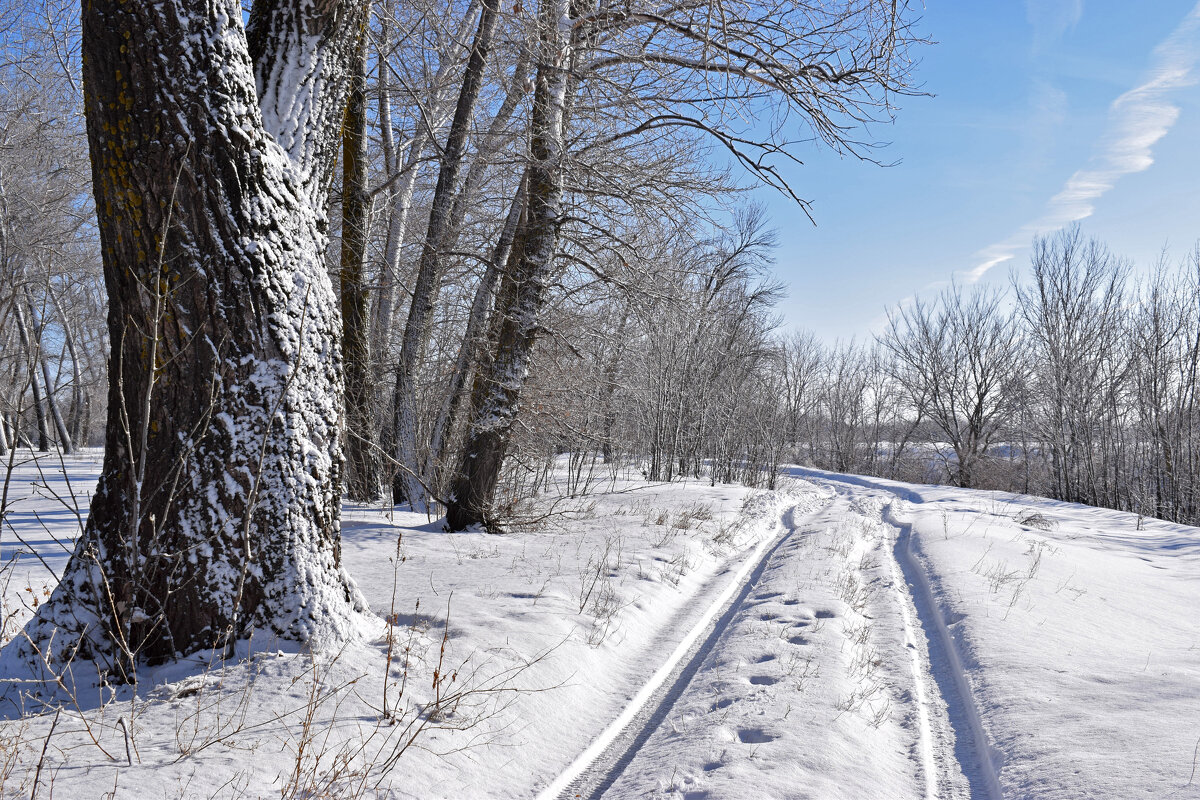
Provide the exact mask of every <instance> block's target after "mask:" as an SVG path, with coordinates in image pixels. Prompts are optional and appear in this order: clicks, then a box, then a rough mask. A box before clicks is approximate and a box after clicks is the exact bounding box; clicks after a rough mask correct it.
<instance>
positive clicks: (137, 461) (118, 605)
mask: <svg viewBox="0 0 1200 800" xmlns="http://www.w3.org/2000/svg"><path fill="white" fill-rule="evenodd" d="M364 11H365V8H364V5H363V3H361V2H358V1H357V0H351V1H349V2H347V1H346V0H341V1H340V2H339V0H305V1H302V2H296V3H291V2H284V1H283V0H258V1H257V2H256V3H255V5H254V7H253V9H252V11H251V14H250V24H249V28H248V30H247V29H245V28H244V27H243V22H242V10H241V6H240V4H239V3H238V2H236V0H210V2H208V3H206V4H197V3H194V2H187V0H146V1H144V2H124V0H92V1H91V2H88V3H86V4H85V5H84V9H83V55H84V59H83V63H84V86H85V89H86V97H85V103H86V111H87V117H88V138H89V142H90V146H91V156H92V170H93V173H92V174H93V185H94V193H95V198H96V206H97V212H98V216H99V224H100V235H101V242H102V249H103V260H104V273H105V281H106V284H107V288H108V294H109V302H110V308H109V335H110V337H111V347H112V351H111V371H110V382H109V403H108V420H107V424H106V429H105V456H104V466H103V471H102V474H101V478H100V482H99V485H98V487H97V489H96V494H95V496H94V498H93V501H92V508H91V516H90V517H89V519H88V523H87V525H86V529H85V531H84V533H83V535H82V536H81V537H80V539H79V541H78V543H77V546H76V548H75V551H74V553H73V555H72V557H71V559H70V562H69V563H68V565H67V567H66V570H65V573H64V575H63V577H62V580H61V582H60V583H59V585H58V587H57V589H56V590H55V592H54V594H53V596H52V598H51V599H50V600H49V602H48V603H46V604H45V605H43V606H42V608H41V609H39V612H38V614H37V616H36V617H35V619H34V620H33V621H31V623H30V624H29V625H28V626H27V628H26V631H25V634H26V635H25V636H23V637H19V638H18V639H17V640H16V642H15V649H16V651H17V655H18V656H21V657H24V658H35V657H37V655H38V651H40V655H41V657H42V658H45V659H48V660H49V661H50V666H51V668H52V669H54V670H56V671H57V670H62V669H64V668H65V666H66V664H67V662H68V661H69V660H71V659H72V658H78V657H84V658H91V659H94V660H95V662H96V666H97V667H98V668H99V669H101V670H104V671H106V672H107V673H108V676H109V679H110V680H132V679H133V678H134V677H135V676H134V672H133V670H134V669H135V668H136V664H137V663H138V661H140V660H147V661H150V662H154V661H161V660H164V659H169V658H172V657H175V656H176V655H178V654H180V653H188V652H191V651H195V650H198V649H202V648H207V647H212V646H220V645H224V644H227V643H228V642H229V641H231V640H232V639H235V638H238V637H243V636H246V635H247V634H249V633H250V632H251V631H252V630H256V629H259V630H266V631H269V632H272V633H274V634H277V635H279V636H282V637H286V638H291V639H298V640H311V639H314V638H319V639H321V640H324V639H326V638H330V639H335V638H340V637H343V636H345V635H348V634H350V633H351V632H352V624H353V618H354V611H355V609H356V608H362V601H361V598H360V596H359V595H358V593H357V591H356V590H355V589H354V588H353V585H352V583H351V582H350V581H349V579H348V577H347V576H346V575H345V573H344V571H343V570H342V567H341V558H340V555H341V554H340V544H339V524H340V518H339V503H340V500H341V471H342V443H341V438H340V434H339V430H338V416H339V413H340V410H341V401H340V396H341V392H342V361H341V353H340V329H339V318H338V307H337V294H336V293H335V291H334V288H333V286H332V285H331V282H330V280H329V277H328V275H327V274H326V270H325V263H324V257H323V256H324V251H325V247H326V244H327V236H328V232H327V227H328V226H327V221H326V219H325V217H324V209H325V207H326V198H327V192H328V187H329V183H330V180H329V173H330V170H331V169H332V164H333V162H334V160H335V157H336V150H337V146H338V132H339V126H340V124H341V121H342V115H343V112H344V109H345V102H346V95H347V89H348V85H349V77H350V64H351V62H352V60H353V58H354V55H355V50H356V47H357V42H358V37H359V35H360V34H361V31H362V28H363V14H364ZM75 674H77V675H78V667H76V669H75Z"/></svg>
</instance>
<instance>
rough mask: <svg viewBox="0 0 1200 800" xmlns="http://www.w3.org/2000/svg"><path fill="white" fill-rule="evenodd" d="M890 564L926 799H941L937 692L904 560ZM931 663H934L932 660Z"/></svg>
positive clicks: (894, 559) (942, 775)
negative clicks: (936, 749) (923, 649)
mask: <svg viewBox="0 0 1200 800" xmlns="http://www.w3.org/2000/svg"><path fill="white" fill-rule="evenodd" d="M889 508H890V506H889ZM885 519H886V512H885ZM889 561H890V563H889V566H890V568H891V573H892V586H893V587H894V588H895V591H896V593H897V594H898V595H899V597H898V598H897V601H898V604H899V606H900V617H901V620H902V621H903V624H904V646H905V649H906V650H907V651H908V655H909V659H910V663H909V668H910V670H911V672H912V681H913V690H914V691H913V694H914V695H915V698H916V701H917V723H918V728H919V731H920V734H919V735H920V741H919V748H920V752H921V771H922V772H923V773H924V775H925V800H939V798H941V796H942V791H941V787H942V786H944V785H946V784H947V781H948V776H947V775H946V774H945V770H944V769H943V768H941V767H940V766H939V764H938V760H937V757H936V755H935V754H934V746H935V738H936V734H935V733H934V729H933V720H932V718H931V709H930V697H931V695H932V694H933V692H931V691H930V687H929V685H928V682H929V680H930V679H931V678H932V675H931V674H930V673H929V672H927V671H926V667H925V664H924V662H923V660H922V658H921V649H920V642H919V639H918V637H919V636H920V635H921V623H920V620H919V619H914V617H919V614H918V612H917V609H916V604H915V601H913V600H912V599H911V598H910V597H909V596H908V594H907V593H905V592H904V590H903V588H902V587H904V586H906V585H908V581H906V580H905V576H904V574H903V572H904V570H903V568H902V567H901V566H900V561H899V559H898V558H897V557H896V556H895V553H894V552H893V554H892V558H891V559H889ZM930 660H931V661H932V658H931V659H930ZM933 689H934V691H936V689H937V687H936V686H935V687H933ZM947 749H950V748H947Z"/></svg>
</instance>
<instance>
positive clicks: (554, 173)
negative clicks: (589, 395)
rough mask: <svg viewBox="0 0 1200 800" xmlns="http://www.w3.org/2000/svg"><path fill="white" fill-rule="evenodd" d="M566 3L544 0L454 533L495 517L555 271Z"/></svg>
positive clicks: (457, 481)
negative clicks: (511, 248) (517, 240)
mask: <svg viewBox="0 0 1200 800" xmlns="http://www.w3.org/2000/svg"><path fill="white" fill-rule="evenodd" d="M568 11H569V6H568V2H567V0H542V3H541V7H540V8H539V12H538V36H539V52H538V67H537V78H536V81H535V84H534V93H533V114H532V117H531V119H530V155H531V160H530V164H529V178H528V180H529V186H528V193H529V200H528V203H529V205H528V209H527V212H526V213H527V217H526V226H525V231H524V234H525V235H524V238H523V249H522V253H521V258H520V259H519V260H518V261H517V263H516V268H515V269H514V270H512V272H511V273H510V274H507V275H505V276H504V279H503V281H502V282H501V286H500V291H499V293H498V295H497V298H496V315H497V317H498V319H499V321H500V322H499V328H498V331H499V333H498V336H497V339H496V347H495V351H494V355H493V357H492V358H491V359H489V360H485V361H484V362H483V363H482V364H480V368H479V371H478V372H477V374H476V376H475V384H474V387H473V389H472V392H471V415H470V430H469V432H468V434H467V442H466V444H465V446H464V448H463V453H462V459H461V461H460V464H459V468H458V474H457V475H456V476H455V478H454V480H453V482H452V485H451V497H450V498H449V504H448V506H447V509H446V522H447V525H448V526H449V527H450V529H451V530H462V529H463V528H465V527H467V526H469V525H475V524H479V523H488V522H490V520H489V516H490V507H491V504H492V500H493V497H494V495H495V492H496V485H497V483H498V482H499V479H500V467H501V465H502V463H503V461H504V455H505V452H506V451H507V449H508V443H509V440H510V438H511V436H512V426H513V422H514V420H515V418H516V414H517V408H518V403H519V402H520V395H521V390H522V388H523V387H524V384H525V376H526V374H527V372H528V369H529V358H530V355H531V353H532V350H533V344H534V338H535V336H536V333H537V329H538V317H539V315H540V312H541V309H542V305H543V304H544V301H545V295H546V290H547V288H548V286H549V284H550V282H551V278H552V277H553V271H554V255H555V250H556V249H557V245H558V227H559V222H560V217H561V206H562V196H563V174H562V166H563V156H564V128H565V125H566V118H567V93H568V85H569V83H570V81H569V70H568V66H569V62H570V50H571V40H570V33H569V30H568V29H569V26H567V25H564V24H563V21H564V20H566V19H569V16H568Z"/></svg>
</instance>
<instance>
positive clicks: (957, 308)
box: [879, 286, 1022, 487]
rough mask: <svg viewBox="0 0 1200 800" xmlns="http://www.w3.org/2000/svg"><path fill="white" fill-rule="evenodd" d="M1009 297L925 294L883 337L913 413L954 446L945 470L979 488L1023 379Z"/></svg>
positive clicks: (893, 317)
mask: <svg viewBox="0 0 1200 800" xmlns="http://www.w3.org/2000/svg"><path fill="white" fill-rule="evenodd" d="M1003 300H1004V298H1003V296H1002V295H1001V293H1000V292H998V291H996V290H992V289H987V288H977V289H975V290H974V291H972V292H970V294H968V295H966V296H964V293H963V290H962V289H961V288H960V287H957V286H955V287H952V288H950V289H948V290H946V291H945V292H943V293H942V294H941V295H940V296H939V297H938V298H937V300H936V301H935V303H933V304H931V305H927V304H926V303H924V302H922V301H921V300H920V299H915V300H913V302H912V303H911V304H908V305H902V306H900V307H899V308H897V309H896V310H895V311H894V312H892V313H891V314H890V315H889V319H888V329H887V331H886V332H885V333H884V334H883V335H882V336H881V337H880V338H879V341H880V342H881V343H882V344H883V345H884V346H885V347H886V348H887V349H888V350H889V351H890V352H891V353H892V355H893V356H894V358H895V361H894V364H895V367H896V369H895V372H894V375H895V378H896V380H897V381H898V382H899V384H900V385H901V386H903V387H904V390H905V393H906V394H907V396H908V399H909V402H910V403H911V407H912V409H913V413H914V415H919V416H924V417H925V418H927V419H929V420H930V421H931V422H933V424H934V425H936V426H937V429H938V430H939V431H940V432H941V433H942V435H944V436H945V437H946V441H947V442H948V443H949V444H950V447H951V449H952V450H953V451H954V459H953V461H947V463H946V469H947V472H948V473H949V475H950V477H951V479H952V480H953V481H954V483H955V484H956V485H958V486H967V487H970V486H975V485H976V483H977V481H978V480H979V467H980V462H981V461H982V460H983V459H985V458H986V457H987V453H988V448H989V447H990V446H991V444H992V443H993V442H994V441H995V438H996V436H997V434H998V433H999V432H1000V431H1001V430H1003V427H1004V425H1005V424H1006V423H1008V422H1009V420H1010V419H1011V418H1012V411H1013V407H1014V398H1015V392H1014V391H1013V388H1014V385H1015V384H1016V383H1018V382H1019V381H1020V380H1021V379H1022V377H1021V360H1020V346H1021V345H1020V338H1019V337H1018V336H1017V335H1016V332H1015V330H1014V326H1013V325H1012V324H1011V323H1010V322H1009V319H1008V317H1007V315H1006V314H1005V313H1004V310H1003V306H1002V304H1003Z"/></svg>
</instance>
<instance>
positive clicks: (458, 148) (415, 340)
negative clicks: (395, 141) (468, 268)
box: [392, 0, 499, 508]
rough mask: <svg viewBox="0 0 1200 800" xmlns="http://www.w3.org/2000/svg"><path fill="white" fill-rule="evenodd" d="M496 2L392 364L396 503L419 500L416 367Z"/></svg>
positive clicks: (488, 13) (462, 95)
mask: <svg viewBox="0 0 1200 800" xmlns="http://www.w3.org/2000/svg"><path fill="white" fill-rule="evenodd" d="M498 6H499V0H483V12H482V14H480V17H479V28H478V30H477V31H476V32H475V40H474V42H472V45H471V57H470V59H468V61H467V67H466V71H465V73H464V74H463V83H462V88H461V90H460V91H459V94H458V103H457V105H456V106H455V109H454V120H453V122H451V124H450V134H449V136H447V138H446V146H445V148H443V150H442V158H441V169H440V170H439V171H438V179H437V184H436V186H435V187H434V191H433V205H432V207H431V209H430V212H429V225H428V227H427V228H426V232H425V244H424V246H423V247H422V249H421V261H420V264H419V266H418V269H417V280H416V283H415V285H414V286H413V299H412V305H411V306H410V307H409V312H408V320H407V322H406V323H405V325H404V339H403V340H402V342H401V345H400V357H399V360H398V361H397V364H396V391H395V397H394V399H393V406H392V408H393V414H394V422H393V431H394V436H395V445H396V448H395V457H396V468H397V472H396V478H395V480H394V481H393V483H392V499H393V501H394V502H397V503H399V502H403V501H408V503H409V504H410V505H412V506H413V507H414V508H418V507H422V506H424V504H425V486H424V476H423V475H422V470H421V466H422V465H421V461H420V460H419V456H418V454H417V451H418V448H417V436H418V431H417V386H416V377H417V374H416V373H417V368H418V367H419V365H420V363H421V361H422V360H423V359H424V357H425V347H426V344H427V342H428V340H429V333H430V330H431V328H432V326H433V310H434V306H435V304H436V303H437V296H438V293H439V292H440V290H441V285H442V272H443V269H442V251H443V250H444V249H445V245H446V241H447V239H448V238H449V234H450V232H451V211H452V210H453V208H454V194H455V189H456V188H457V184H458V172H459V169H460V168H461V167H462V161H463V156H464V154H465V150H466V145H467V135H468V134H469V133H470V127H471V118H472V117H473V116H474V114H475V103H476V101H477V100H478V99H479V90H480V88H481V87H482V86H483V71H484V69H485V68H486V67H487V62H488V55H489V53H490V51H491V48H492V39H493V37H494V36H495V32H496V23H497V21H498V17H499V9H498Z"/></svg>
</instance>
